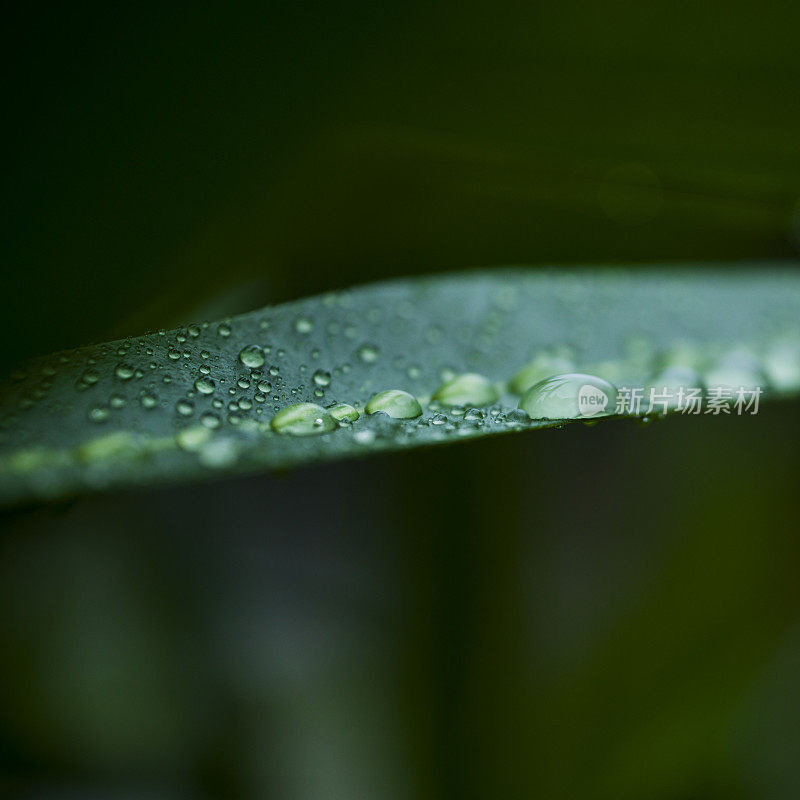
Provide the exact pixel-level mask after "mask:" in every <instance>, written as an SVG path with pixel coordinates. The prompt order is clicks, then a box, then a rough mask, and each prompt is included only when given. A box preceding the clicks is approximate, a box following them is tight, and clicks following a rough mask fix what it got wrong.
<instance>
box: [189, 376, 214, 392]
mask: <svg viewBox="0 0 800 800" xmlns="http://www.w3.org/2000/svg"><path fill="white" fill-rule="evenodd" d="M215 387H216V383H214V380H213V379H212V378H209V377H208V376H207V375H201V376H200V377H199V378H198V379H197V380H196V381H195V382H194V388H195V389H197V391H198V392H200V394H213V393H214V389H215Z"/></svg>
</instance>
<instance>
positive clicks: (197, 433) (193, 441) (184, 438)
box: [175, 425, 212, 452]
mask: <svg viewBox="0 0 800 800" xmlns="http://www.w3.org/2000/svg"><path fill="white" fill-rule="evenodd" d="M211 436H212V434H211V431H210V430H209V429H208V428H206V427H204V426H202V425H195V426H194V427H192V428H184V429H183V430H182V431H178V433H176V434H175V442H176V444H177V445H178V447H180V448H181V450H188V451H189V452H194V451H196V450H199V449H200V448H201V447H202V446H203V445H204V444H205V443H206V442H208V441H209V439H211Z"/></svg>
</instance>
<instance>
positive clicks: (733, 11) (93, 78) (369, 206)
mask: <svg viewBox="0 0 800 800" xmlns="http://www.w3.org/2000/svg"><path fill="white" fill-rule="evenodd" d="M798 21H800V12H798V10H797V9H796V8H794V7H792V6H787V5H786V4H781V3H776V4H774V5H769V4H768V5H767V6H763V5H762V6H759V7H753V6H751V5H750V4H747V3H739V4H736V3H734V4H728V5H727V6H726V8H725V10H724V13H723V12H722V11H721V10H720V9H719V7H718V6H716V5H713V4H697V3H681V4H679V5H677V6H676V5H675V4H674V3H660V4H656V3H611V4H608V3H603V4H593V3H590V2H577V3H573V2H567V3H558V4H550V5H544V4H533V3H511V4H503V5H502V6H500V7H498V6H482V5H479V4H472V5H470V4H464V3H447V2H444V3H436V4H434V5H431V4H414V3H406V4H403V5H402V6H392V5H391V4H380V3H371V4H367V3H360V2H356V3H350V4H348V5H347V6H346V7H344V8H342V7H338V6H331V5H330V4H319V5H314V4H305V5H303V6H302V7H300V8H298V7H297V6H296V5H295V4H290V3H266V4H257V5H256V4H254V5H253V6H251V7H231V8H227V9H221V8H219V7H210V6H209V7H205V8H202V7H194V8H192V9H178V8H169V9H167V8H163V7H161V6H155V7H150V8H148V7H147V6H146V5H145V6H142V5H141V4H136V5H129V6H126V7H125V8H124V9H119V8H111V7H97V8H95V9H92V11H91V13H90V12H89V11H84V12H82V13H81V12H78V11H76V10H75V9H73V8H71V7H58V6H54V7H52V8H49V9H48V11H47V13H39V12H38V11H36V13H35V14H34V11H33V10H30V9H25V8H24V7H17V8H16V9H14V11H13V12H12V14H11V17H10V19H9V20H8V24H7V30H6V37H7V39H8V40H9V47H8V48H7V49H5V51H4V58H5V59H6V62H7V63H6V69H5V70H4V73H5V75H6V83H7V89H8V93H7V101H6V102H7V109H6V112H7V116H8V119H9V121H10V122H9V124H8V125H7V126H6V132H5V134H6V137H7V143H6V150H7V152H8V153H9V154H10V155H11V156H12V157H11V158H10V159H9V163H8V164H7V167H6V171H5V179H6V187H7V191H6V192H5V196H6V201H7V202H6V204H5V208H4V209H3V214H2V223H0V224H2V226H3V228H2V235H1V236H0V241H2V248H3V251H2V260H3V262H4V263H6V264H8V265H9V267H10V269H8V270H7V271H6V274H5V278H4V280H5V282H6V283H5V286H4V290H5V295H6V296H7V297H14V298H15V302H14V303H13V304H9V305H10V307H9V309H8V311H7V313H9V314H10V315H11V317H10V321H9V324H8V325H7V327H6V330H7V334H6V335H7V341H6V344H7V345H8V346H9V351H10V352H11V353H13V355H14V356H15V357H18V358H22V357H24V356H28V355H31V354H36V353H44V352H47V351H51V350H55V349H57V348H59V347H64V346H74V345H77V344H82V343H86V342H88V341H102V340H105V339H109V338H113V337H114V336H123V335H131V334H137V333H141V332H142V331H143V330H144V329H147V328H153V329H154V328H159V327H171V326H174V325H177V324H179V323H181V322H185V321H186V320H187V319H190V318H193V317H196V316H198V312H201V314H200V315H201V316H207V317H211V318H214V317H220V316H224V315H225V314H226V313H232V312H236V311H244V310H249V309H251V308H254V307H257V306H259V305H262V304H263V303H264V302H277V301H281V300H286V299H290V298H292V297H296V296H302V295H308V294H311V293H314V292H317V291H320V290H324V289H328V288H337V287H343V286H347V285H350V284H353V283H360V282H364V281H367V280H371V279H375V278H378V277H380V278H384V277H389V276H393V275H405V274H412V273H429V272H432V271H439V270H447V269H453V268H456V269H463V268H464V267H471V266H494V265H503V264H510V263H537V264H538V263H547V262H565V261H572V262H575V261H584V262H590V263H598V262H603V261H609V262H612V261H665V260H674V259H681V258H692V259H725V258H746V257H751V258H759V257H767V256H773V257H774V256H787V255H790V254H791V252H792V235H791V231H790V229H791V220H792V213H793V208H794V206H795V203H796V201H797V198H798V196H799V195H800V167H798V164H800V157H799V156H800V137H798V135H797V134H798V130H800V110H798V106H797V103H796V102H795V87H796V78H797V68H796V58H795V49H796V48H795V41H794V35H793V32H794V30H796V29H797V23H798ZM32 276H35V279H32ZM31 309H35V310H36V317H37V319H36V323H35V324H32V323H31V322H30V320H29V316H30V310H31Z"/></svg>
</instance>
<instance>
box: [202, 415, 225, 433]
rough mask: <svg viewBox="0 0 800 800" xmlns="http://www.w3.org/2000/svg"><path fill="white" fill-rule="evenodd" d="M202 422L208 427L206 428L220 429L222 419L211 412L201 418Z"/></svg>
mask: <svg viewBox="0 0 800 800" xmlns="http://www.w3.org/2000/svg"><path fill="white" fill-rule="evenodd" d="M200 422H202V423H203V425H205V426H206V428H212V429H213V428H219V426H220V424H221V423H220V419H219V417H218V416H217V415H216V414H214V413H212V412H211V411H206V412H205V413H204V414H203V416H202V417H200Z"/></svg>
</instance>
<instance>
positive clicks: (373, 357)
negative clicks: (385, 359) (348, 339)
mask: <svg viewBox="0 0 800 800" xmlns="http://www.w3.org/2000/svg"><path fill="white" fill-rule="evenodd" d="M356 355H357V356H358V357H359V358H360V359H361V360H362V361H363V362H364V363H365V364H374V363H375V362H376V361H377V360H378V359H379V358H380V355H381V351H380V350H379V349H378V348H377V347H376V346H375V345H374V344H364V345H361V347H359V348H358V352H357V353H356Z"/></svg>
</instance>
